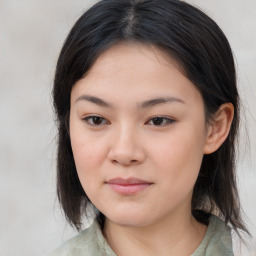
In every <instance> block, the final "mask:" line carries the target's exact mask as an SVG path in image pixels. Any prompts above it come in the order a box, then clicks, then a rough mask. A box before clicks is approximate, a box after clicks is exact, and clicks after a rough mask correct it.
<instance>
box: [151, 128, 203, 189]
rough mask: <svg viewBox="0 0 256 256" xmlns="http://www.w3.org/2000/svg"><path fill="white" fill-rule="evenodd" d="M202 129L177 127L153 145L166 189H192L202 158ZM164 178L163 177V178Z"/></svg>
mask: <svg viewBox="0 0 256 256" xmlns="http://www.w3.org/2000/svg"><path fill="white" fill-rule="evenodd" d="M202 134H203V129H201V130H200V129H199V128H198V127H197V129H196V127H195V128H194V129H193V127H192V128H191V127H190V130H187V129H184V130H183V129H178V130H177V131H175V133H173V134H172V135H171V136H170V137H169V138H168V139H166V140H165V141H161V142H159V143H157V144H156V146H155V158H154V159H155V161H156V162H157V163H158V165H159V175H161V176H162V180H164V186H165V188H166V189H169V187H170V186H171V187H172V191H173V192H174V193H178V192H181V191H183V192H184V193H188V191H190V190H192V189H193V186H194V184H195V182H196V179H197V176H198V173H199V170H200V166H201V163H202V158H203V145H204V139H203V136H202ZM164 178H165V179H164Z"/></svg>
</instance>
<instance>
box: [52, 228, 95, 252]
mask: <svg viewBox="0 0 256 256" xmlns="http://www.w3.org/2000/svg"><path fill="white" fill-rule="evenodd" d="M90 228H91V227H90ZM90 228H88V229H85V230H83V231H81V232H80V233H79V234H78V235H76V236H75V237H73V238H71V239H69V240H68V241H66V242H65V243H63V244H62V245H61V246H60V247H58V248H57V249H55V250H54V251H53V252H51V253H50V254H48V255H47V256H60V255H61V256H68V255H74V256H80V255H82V254H83V255H86V254H85V252H86V251H88V247H89V245H88V243H89V241H90V239H89V236H90V233H91V230H90Z"/></svg>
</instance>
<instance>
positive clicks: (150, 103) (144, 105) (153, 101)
mask: <svg viewBox="0 0 256 256" xmlns="http://www.w3.org/2000/svg"><path fill="white" fill-rule="evenodd" d="M173 102H175V103H183V104H185V102H184V101H183V100H182V99H179V98H176V97H161V98H155V99H151V100H147V101H144V102H142V103H140V104H139V107H140V108H150V107H154V106H155V105H159V104H163V103H173Z"/></svg>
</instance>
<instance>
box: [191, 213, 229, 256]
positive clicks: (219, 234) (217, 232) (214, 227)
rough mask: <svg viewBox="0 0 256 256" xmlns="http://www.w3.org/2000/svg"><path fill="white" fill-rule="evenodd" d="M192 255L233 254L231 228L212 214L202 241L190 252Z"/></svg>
mask: <svg viewBox="0 0 256 256" xmlns="http://www.w3.org/2000/svg"><path fill="white" fill-rule="evenodd" d="M192 255H193V256H205V255H206V256H212V255H222V256H233V251H232V238H231V229H230V227H229V226H228V225H225V223H224V222H223V221H222V220H221V219H219V218H218V217H216V216H214V215H212V216H211V217H210V222H209V225H208V229H207V232H206V234H205V237H204V238H203V241H202V242H201V244H200V245H199V247H198V248H197V250H196V251H195V252H194V253H193V254H192Z"/></svg>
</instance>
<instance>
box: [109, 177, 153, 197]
mask: <svg viewBox="0 0 256 256" xmlns="http://www.w3.org/2000/svg"><path fill="white" fill-rule="evenodd" d="M106 184H107V185H109V186H110V188H111V189H113V190H114V191H115V192H117V193H118V194H121V195H134V194H137V193H139V192H141V191H143V190H145V189H146V188H148V187H149V186H151V185H152V184H153V183H152V182H149V181H145V180H141V179H138V178H133V177H132V178H128V179H124V178H120V177H118V178H114V179H111V180H108V181H107V182H106Z"/></svg>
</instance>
